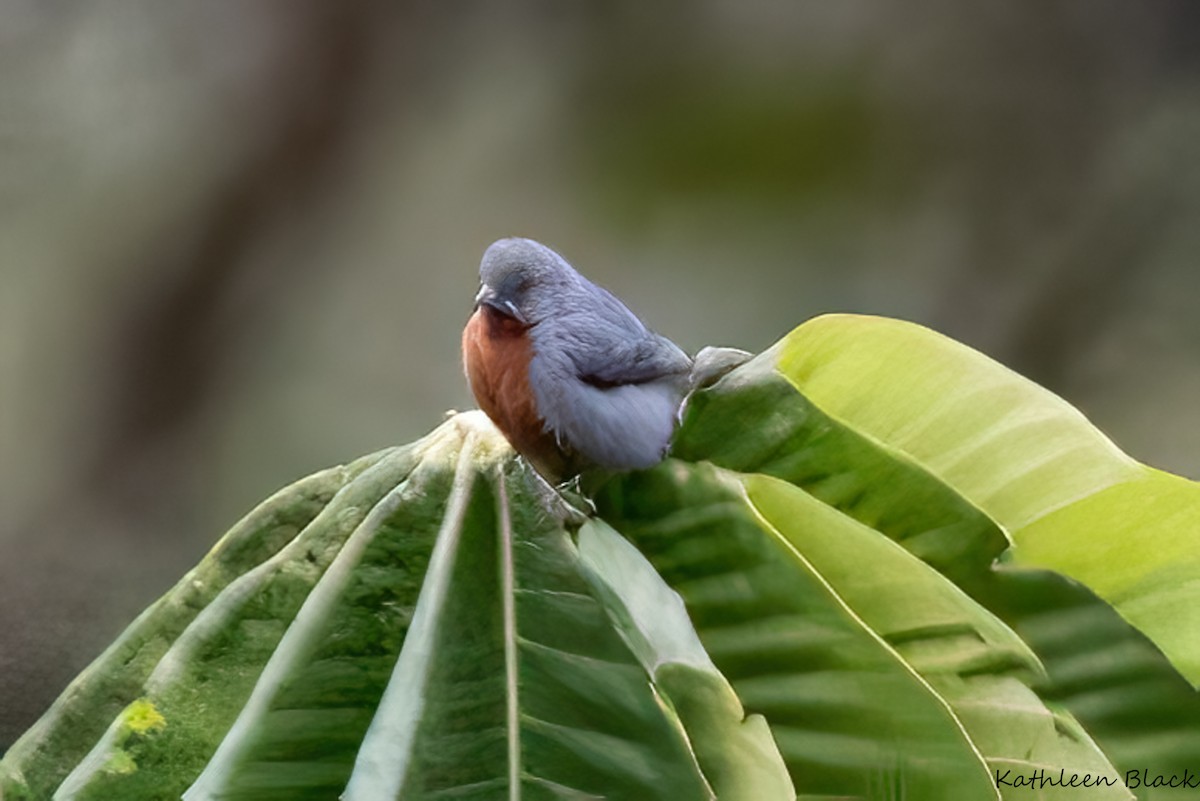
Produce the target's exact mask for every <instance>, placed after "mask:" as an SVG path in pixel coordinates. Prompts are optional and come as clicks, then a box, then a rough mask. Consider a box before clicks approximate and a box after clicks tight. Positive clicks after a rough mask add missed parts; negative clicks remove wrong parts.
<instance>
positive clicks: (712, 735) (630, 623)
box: [579, 520, 796, 801]
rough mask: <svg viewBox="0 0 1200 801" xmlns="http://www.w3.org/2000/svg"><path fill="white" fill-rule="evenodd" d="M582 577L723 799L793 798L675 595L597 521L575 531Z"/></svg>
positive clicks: (755, 718)
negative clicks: (673, 713)
mask: <svg viewBox="0 0 1200 801" xmlns="http://www.w3.org/2000/svg"><path fill="white" fill-rule="evenodd" d="M579 551H580V555H581V557H582V559H583V564H584V566H585V567H586V569H587V572H588V577H589V578H590V579H591V581H592V583H593V586H594V587H595V588H596V590H597V591H598V593H599V594H600V595H601V597H603V598H605V600H606V606H607V608H608V610H609V615H610V616H611V617H613V618H614V619H615V620H616V622H617V628H618V630H619V631H620V632H621V635H622V637H623V638H624V639H625V641H626V643H628V644H629V647H630V650H631V651H632V652H633V653H634V654H635V655H636V656H637V658H638V661H639V662H641V664H642V667H644V668H645V669H646V671H647V672H648V673H649V674H650V675H651V676H652V677H653V679H654V682H655V685H656V686H657V687H658V688H659V689H660V691H661V692H662V693H663V695H665V696H666V698H667V699H668V700H669V701H670V702H671V704H672V706H673V707H674V708H675V710H676V711H677V712H678V714H679V717H680V719H681V721H682V725H683V727H684V728H685V729H686V731H687V733H688V736H689V737H690V738H691V742H692V746H693V748H694V749H695V751H696V758H697V761H698V762H699V763H700V767H701V768H702V769H703V771H704V774H705V776H707V777H708V779H709V781H710V782H711V784H712V786H713V789H714V790H715V791H716V793H717V797H718V798H720V799H721V801H742V800H743V799H744V801H771V799H783V800H784V801H793V799H794V798H795V797H796V790H795V788H793V787H792V781H791V778H790V777H789V776H788V773H787V768H786V766H785V765H784V764H783V759H782V757H781V756H780V755H779V751H778V750H777V748H776V746H775V742H774V740H773V739H772V737H771V731H770V728H769V727H768V726H767V722H766V720H765V719H763V717H762V716H761V715H750V716H747V715H746V714H745V710H744V709H743V708H742V704H741V702H740V701H739V700H738V697H737V695H736V694H735V693H734V691H733V688H732V687H731V686H730V685H729V682H728V681H726V680H725V677H724V676H722V675H721V673H720V672H719V671H718V670H717V668H716V666H715V665H713V663H712V660H711V659H710V658H709V656H708V654H707V653H706V652H705V651H704V647H703V646H702V645H701V644H700V639H699V637H698V636H697V634H696V630H695V629H694V628H692V624H691V621H690V620H689V619H688V616H687V611H686V609H685V608H684V605H683V600H682V599H681V598H680V597H679V595H678V593H676V592H674V591H673V590H671V588H670V587H668V586H667V585H666V583H665V582H664V581H663V580H662V578H661V577H660V576H659V575H658V574H657V573H656V572H655V571H654V568H653V566H651V564H650V563H649V562H648V561H647V560H646V558H645V557H644V556H642V555H641V554H640V553H639V552H638V551H637V549H636V548H634V547H633V546H632V545H631V544H629V543H628V542H627V541H626V540H624V539H622V537H621V536H620V535H619V534H617V533H616V532H615V531H614V530H613V529H612V528H610V527H609V526H607V525H606V524H604V523H603V522H600V521H597V520H592V521H589V522H588V523H587V524H585V525H584V527H583V529H582V530H581V531H580V532H579Z"/></svg>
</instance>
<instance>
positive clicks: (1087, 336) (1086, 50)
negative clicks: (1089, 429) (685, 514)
mask: <svg viewBox="0 0 1200 801" xmlns="http://www.w3.org/2000/svg"><path fill="white" fill-rule="evenodd" d="M501 5H503V6H504V7H503V8H502V7H501ZM0 45H2V46H0V108H2V109H3V112H2V116H0V142H2V143H3V146H2V147H0V203H2V208H3V211H4V213H3V215H2V216H0V242H2V243H3V247H2V250H0V257H2V260H0V282H2V283H0V750H3V749H4V748H5V747H7V746H8V745H9V744H10V743H11V742H12V740H13V739H15V737H16V736H17V735H18V734H19V733H20V732H21V731H22V730H24V729H25V728H26V727H27V726H28V725H29V724H30V723H32V721H33V720H34V719H35V718H36V717H37V716H38V715H39V714H41V712H42V711H44V709H45V708H46V706H47V705H48V704H49V703H50V701H51V700H52V699H53V698H54V697H55V696H56V695H57V694H58V693H59V692H60V691H61V689H62V688H63V687H64V686H65V685H66V683H67V682H68V681H69V680H70V679H71V678H72V677H73V676H74V675H75V674H76V673H77V672H78V671H79V670H80V669H81V668H82V667H84V666H85V665H86V664H87V663H88V662H89V661H90V660H91V659H92V658H93V657H94V656H95V655H97V654H98V653H99V651H100V650H101V649H102V648H103V647H104V646H105V645H107V644H108V643H109V642H110V641H111V640H112V639H113V638H114V637H115V636H116V635H117V633H118V632H119V631H120V630H121V629H122V628H123V627H124V626H125V625H126V624H127V623H128V622H129V621H130V620H131V619H132V618H133V617H134V616H135V615H136V614H137V613H138V612H139V611H140V610H141V609H142V608H143V607H145V606H146V605H147V604H148V603H150V602H151V601H152V600H153V599H154V598H156V597H157V596H158V595H159V594H161V593H162V592H163V591H164V590H166V589H167V588H168V587H170V586H171V585H172V584H173V583H174V582H175V581H176V580H178V578H179V577H180V576H182V575H183V573H184V572H185V571H186V570H188V569H189V568H190V567H191V566H192V565H193V564H194V563H195V562H196V561H197V560H198V559H199V558H200V557H201V556H202V555H203V554H204V552H205V551H206V550H207V549H208V548H209V547H210V546H211V545H212V544H213V542H214V541H215V540H216V538H217V537H218V536H219V535H220V534H221V532H223V531H224V530H225V529H226V528H227V527H228V526H229V525H231V524H232V523H233V522H234V521H235V520H236V519H237V518H238V517H240V516H241V515H242V514H243V513H245V512H246V511H247V510H248V509H249V508H251V507H252V506H253V505H254V504H256V503H257V502H258V501H259V500H260V499H262V498H263V497H265V496H266V495H268V494H270V493H271V492H273V491H274V490H275V489H277V488H278V487H280V486H282V485H284V484H286V483H288V482H290V481H292V480H294V479H296V478H299V477H300V476H303V475H305V474H307V473H310V472H313V471H315V470H318V469H320V468H323V467H326V466H328V465H332V464H336V463H340V462H344V461H347V460H349V459H352V458H354V457H355V456H358V455H360V454H363V453H366V452H370V451H373V450H377V449H379V448H382V447H384V446H387V445H390V444H394V443H401V442H406V441H408V440H411V439H414V438H416V437H418V436H420V435H422V434H424V433H425V432H427V431H428V430H429V429H431V428H432V427H434V426H435V425H437V424H438V423H439V422H440V420H441V417H442V413H443V411H444V410H446V409H450V408H459V409H463V408H468V407H470V406H472V405H473V404H472V402H471V400H470V397H469V394H468V391H467V388H466V384H465V381H464V379H463V377H462V371H461V368H460V366H459V354H458V347H459V341H458V338H459V331H460V328H461V326H462V324H463V322H464V321H465V319H466V317H467V315H468V314H469V312H470V307H471V302H472V297H473V294H474V292H475V289H476V285H477V274H476V270H477V267H478V262H479V257H480V254H481V253H482V251H483V249H484V248H485V247H486V246H487V245H488V243H489V242H491V241H492V240H493V239H496V238H498V237H500V236H505V235H511V234H520V235H526V236H531V237H534V238H536V239H539V240H542V241H544V242H546V243H547V244H549V245H551V246H552V247H555V248H556V249H558V250H559V251H560V252H562V253H563V254H564V255H565V256H566V257H567V258H568V259H570V260H571V261H573V263H574V264H575V265H576V266H577V267H579V268H580V269H581V270H582V271H583V272H584V273H586V274H587V275H588V276H589V277H591V278H593V279H594V280H596V281H597V282H598V283H600V284H602V285H604V286H607V287H608V288H609V289H612V290H613V291H614V292H616V293H617V294H618V295H619V296H620V297H622V298H624V299H625V300H626V301H627V302H628V303H629V305H630V306H631V307H632V308H633V309H634V310H635V311H637V312H639V313H640V314H641V315H642V316H643V317H644V318H645V319H647V320H648V321H649V322H650V324H651V325H652V326H653V327H654V328H656V329H657V330H659V331H660V332H661V333H664V334H666V335H668V336H670V337H671V338H673V339H675V340H676V341H677V342H679V343H680V344H681V345H683V346H684V347H685V348H686V349H688V350H690V351H695V350H697V349H698V348H700V347H701V346H703V345H706V344H724V345H735V346H739V347H743V348H747V349H750V350H760V349H762V348H764V347H766V346H768V345H770V344H771V343H772V342H773V341H774V340H775V339H777V338H778V337H779V336H781V335H782V334H784V333H785V332H787V331H788V330H789V329H791V328H792V327H793V326H795V325H796V324H798V323H800V322H801V321H803V320H804V319H806V318H808V317H810V316H812V315H815V314H819V313H822V312H829V311H855V312H871V313H877V314H885V315H891V316H896V317H902V318H905V319H909V320H915V321H918V322H921V323H924V324H926V325H929V326H932V327H934V328H937V329H939V330H941V331H943V332H945V333H947V334H950V335H951V336H953V337H956V338H958V339H960V340H962V341H965V342H967V343H969V344H971V345H973V346H975V347H977V348H979V349H981V350H984V351H986V352H987V353H989V354H991V355H992V356H994V357H996V358H997V359H999V360H1001V361H1003V362H1005V363H1006V364H1008V365H1010V366H1012V367H1014V368H1016V369H1017V370H1019V371H1020V372H1023V373H1024V374H1026V375H1028V376H1030V377H1031V378H1034V379H1035V380H1037V381H1039V382H1041V383H1043V384H1044V385H1046V386H1048V387H1050V388H1051V389H1053V390H1054V391H1056V392H1058V393H1059V394H1061V395H1063V396H1064V397H1066V398H1067V399H1069V400H1070V401H1071V402H1073V403H1074V404H1076V405H1077V406H1079V407H1080V408H1082V409H1083V410H1084V411H1085V412H1086V413H1087V414H1088V415H1089V416H1090V417H1091V418H1092V419H1093V420H1094V421H1095V422H1096V423H1097V424H1098V425H1099V426H1100V427H1101V428H1103V429H1104V430H1105V431H1106V432H1108V433H1109V435H1110V436H1112V437H1113V438H1114V439H1115V440H1116V441H1117V442H1118V443H1119V444H1120V445H1121V446H1122V447H1124V448H1125V449H1126V450H1127V451H1128V452H1130V453H1131V454H1133V455H1134V456H1136V457H1137V458H1139V459H1141V460H1143V461H1146V462H1149V463H1150V464H1153V465H1156V466H1159V467H1163V468H1166V469H1170V470H1173V471H1175V472H1179V473H1182V474H1184V475H1188V476H1191V477H1193V478H1200V402H1198V399H1200V314H1197V311H1196V307H1197V301H1198V300H1200V4H1197V3H1195V2H1189V0H1177V1H1175V2H1171V1H1169V0H1142V1H1141V2H1138V3H1127V2H1110V1H1109V0H1086V1H1084V0H1076V1H1075V2H1067V1H1066V0H1021V1H1020V2H1014V0H994V1H992V0H977V1H975V2H969V3H963V2H957V1H956V0H912V1H911V2H907V3H903V4H896V3H889V2H885V0H848V1H847V2H838V3H816V2H809V3H797V2H794V0H743V2H738V3H733V2H712V1H709V2H704V1H703V0H702V1H701V2H689V3H683V2H678V1H676V2H662V3H655V4H652V5H650V4H645V3H640V2H633V0H619V1H617V2H608V3H605V4H587V5H585V4H582V3H569V4H567V3H550V2H519V3H512V4H489V3H484V2H482V0H474V1H471V0H464V1H463V2H449V3H446V2H441V3H438V2H415V3H398V2H382V0H380V1H379V2H371V1H366V0H342V2H337V3H332V2H322V1H321V0H259V1H258V2H254V3H246V2H241V0H205V1H204V2H199V1H198V0H192V1H191V2H182V1H181V0H174V2H163V0H118V1H115V2H109V3H85V2H82V1H81V0H55V2H47V1H46V0H7V1H6V2H5V3H4V4H3V5H2V6H0Z"/></svg>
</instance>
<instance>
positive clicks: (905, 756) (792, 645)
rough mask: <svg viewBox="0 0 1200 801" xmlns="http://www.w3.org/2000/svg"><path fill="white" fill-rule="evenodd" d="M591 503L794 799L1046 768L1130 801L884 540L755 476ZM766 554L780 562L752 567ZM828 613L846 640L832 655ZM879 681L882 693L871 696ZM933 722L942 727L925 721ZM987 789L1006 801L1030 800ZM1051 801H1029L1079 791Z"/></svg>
mask: <svg viewBox="0 0 1200 801" xmlns="http://www.w3.org/2000/svg"><path fill="white" fill-rule="evenodd" d="M598 502H599V506H600V511H601V513H602V514H603V515H604V516H606V517H607V518H609V519H611V520H612V521H613V522H614V524H615V525H617V526H618V527H619V528H620V529H621V530H622V531H625V532H627V533H629V535H630V536H631V537H632V538H633V539H634V541H635V542H636V543H637V544H638V545H639V547H641V548H642V549H643V550H644V551H645V552H646V553H647V554H648V555H649V557H650V559H651V560H652V561H653V562H654V563H655V565H656V566H658V567H659V569H660V570H661V571H662V573H663V575H664V577H665V578H666V579H667V580H668V581H670V582H672V583H675V582H678V584H677V585H676V586H677V589H679V591H680V592H681V594H682V595H683V597H684V598H685V599H686V600H687V601H688V605H689V609H690V610H691V612H692V615H693V618H694V619H695V621H696V624H697V627H698V630H699V632H700V636H701V638H702V640H703V641H704V643H705V645H706V646H707V647H708V649H709V652H710V653H711V654H712V656H713V658H714V659H715V660H716V663H717V665H718V667H720V668H721V669H722V670H723V671H724V672H725V673H726V675H728V676H729V677H730V678H731V680H732V681H733V683H734V687H735V688H736V689H737V691H738V693H739V695H740V696H741V698H742V701H743V703H745V705H746V706H747V708H748V709H750V710H752V711H755V712H760V713H762V714H764V715H765V716H766V718H767V719H768V720H769V721H770V722H771V724H772V727H773V729H774V730H775V732H776V737H777V739H778V740H779V743H780V747H781V749H782V751H783V754H784V757H785V759H787V760H788V764H789V767H790V768H791V769H792V772H793V777H794V778H795V780H796V783H797V786H798V787H799V788H800V789H801V790H802V791H804V792H807V793H820V794H828V795H855V796H860V795H861V796H868V797H875V796H876V795H879V794H880V793H881V792H897V793H900V795H899V797H916V798H942V797H947V798H950V797H970V798H984V797H995V793H996V790H995V789H994V788H993V787H992V782H993V781H994V780H995V778H996V777H997V776H1001V777H1004V776H1009V777H1010V778H1011V777H1012V776H1015V775H1022V776H1023V775H1029V774H1031V773H1033V772H1034V771H1037V770H1038V769H1044V768H1047V767H1050V768H1052V769H1055V770H1057V769H1059V768H1062V769H1064V770H1066V772H1067V773H1068V774H1070V773H1072V772H1077V773H1079V774H1080V775H1083V774H1089V773H1090V774H1092V775H1094V776H1097V775H1098V776H1105V777H1106V778H1107V779H1108V780H1109V781H1112V782H1113V783H1114V786H1113V787H1111V788H1100V789H1098V790H1096V792H1095V794H1094V795H1093V797H1094V798H1097V799H1102V798H1114V799H1116V798H1130V797H1131V796H1130V795H1129V793H1128V792H1126V791H1125V790H1124V788H1123V787H1121V786H1120V783H1119V776H1118V775H1117V771H1116V769H1115V768H1114V767H1113V766H1112V765H1110V764H1109V763H1108V762H1107V760H1106V759H1105V758H1104V757H1103V755H1102V754H1101V753H1100V751H1099V750H1098V749H1097V748H1096V747H1095V746H1094V744H1093V743H1092V742H1091V741H1090V739H1089V738H1088V737H1087V735H1086V734H1084V733H1083V732H1082V730H1081V729H1080V727H1079V726H1078V725H1077V724H1076V723H1074V721H1073V720H1072V719H1071V718H1070V716H1069V715H1067V714H1064V713H1061V712H1059V713H1056V712H1054V711H1052V710H1050V709H1048V708H1047V707H1045V706H1044V705H1043V704H1042V703H1041V702H1040V701H1039V699H1038V697H1037V696H1036V695H1035V694H1034V693H1033V692H1032V691H1031V690H1030V689H1029V687H1028V686H1027V685H1026V684H1025V683H1023V681H1022V679H1025V680H1027V679H1029V678H1030V677H1031V676H1033V675H1036V674H1037V673H1039V672H1040V670H1041V668H1040V665H1039V664H1038V661H1037V659H1036V657H1034V655H1033V654H1032V653H1031V652H1030V651H1029V650H1028V648H1027V647H1026V646H1025V645H1024V644H1023V643H1022V642H1021V640H1020V639H1019V638H1018V637H1017V636H1016V634H1014V633H1013V632H1012V631H1011V630H1010V629H1009V628H1008V627H1007V626H1005V625H1004V624H1003V623H1002V622H1000V621H999V620H997V619H996V618H995V617H993V616H992V615H991V614H990V613H989V612H987V611H986V610H985V609H983V608H982V607H980V606H979V605H978V604H977V603H975V602H974V601H972V600H971V599H970V598H969V597H968V596H966V595H965V594H964V593H963V592H962V591H961V590H959V589H958V588H957V587H955V586H954V585H953V584H952V583H951V582H949V581H947V580H946V579H945V578H943V577H942V576H941V575H939V574H938V573H937V572H936V571H934V570H932V569H931V568H929V567H928V566H926V565H925V564H924V563H923V562H921V561H920V560H918V559H916V558H915V557H913V556H911V555H910V554H908V552H906V551H905V550H903V549H902V548H900V547H898V546H896V545H895V544H894V543H893V542H892V541H891V540H889V539H887V538H885V537H883V536H880V535H879V534H878V533H877V532H874V531H872V530H870V529H868V528H867V527H865V526H863V525H862V524H861V523H858V522H856V521H854V520H852V519H851V518H849V517H847V516H846V515H843V514H841V513H840V512H838V511H836V510H834V509H832V508H830V507H829V506H828V505H826V504H824V503H822V502H820V501H818V500H816V499H815V498H813V497H811V496H810V495H808V494H807V493H805V492H803V491H801V490H799V489H797V488H795V487H793V486H790V485H788V484H785V483H784V482H782V481H778V480H775V479H770V478H766V477H765V476H761V475H749V476H741V477H739V476H737V475H736V474H730V473H724V472H721V471H716V470H713V469H712V468H708V467H705V466H694V467H691V466H685V465H683V464H679V463H673V464H668V465H664V466H663V467H661V468H659V469H657V470H656V471H654V472H653V473H649V474H642V475H637V476H632V477H629V478H625V479H621V480H618V481H615V482H612V483H610V484H609V485H608V487H606V489H605V491H604V493H602V494H601V496H600V497H599V499H598ZM781 546H782V547H781ZM780 547H781V552H782V556H783V558H778V557H777V558H772V559H769V560H763V561H760V560H756V559H754V558H753V556H752V554H755V553H756V552H758V553H761V552H762V551H764V550H768V551H769V550H770V549H772V548H780ZM764 561H765V562H766V564H764ZM730 601H734V602H733V603H731V602H730ZM759 604H762V605H764V606H765V605H769V606H770V607H772V608H774V609H776V610H777V611H776V613H775V616H772V615H767V614H763V613H761V611H760V608H758V605H759ZM793 605H796V606H793ZM791 608H799V609H803V610H804V618H803V625H802V626H798V627H796V628H793V626H794V625H795V623H796V621H792V620H789V619H787V618H784V617H782V613H783V612H784V611H785V610H788V609H791ZM818 608H821V613H818V612H817V611H816V610H817V609H818ZM832 609H836V610H838V611H840V612H841V613H842V615H841V616H840V617H841V623H842V625H843V627H844V629H845V631H840V632H838V633H837V635H836V636H837V637H838V640H839V641H836V644H833V643H834V642H835V639H834V638H835V635H834V634H833V632H832V631H831V629H832V628H833V626H832V625H831V624H830V622H829V620H830V618H833V619H836V618H834V616H832V615H829V614H828V612H829V610H832ZM743 615H744V617H743ZM819 624H823V625H821V628H818V625H819ZM846 631H855V632H857V633H858V634H859V637H858V640H859V642H858V643H856V644H857V645H858V647H860V648H862V647H863V645H865V644H866V643H870V644H871V645H873V646H874V651H875V654H876V657H877V658H876V659H875V660H869V659H867V658H866V657H865V656H864V655H863V654H862V653H860V652H858V651H856V650H853V649H852V648H851V647H850V646H849V645H848V643H847V642H842V641H849V640H850V639H851V638H850V637H848V636H847V634H846ZM830 652H834V653H838V654H841V655H845V656H846V657H847V658H846V659H845V661H843V660H841V659H837V660H831V653H830ZM860 671H866V673H867V675H863V674H862V672H860ZM889 674H890V675H891V676H892V677H893V681H886V680H883V678H882V677H883V676H887V675H889ZM899 676H908V677H910V678H914V679H915V681H911V682H903V681H898V680H894V677H899ZM929 704H933V705H935V706H937V707H939V708H940V711H941V712H942V716H941V717H938V716H934V715H930V716H929V717H922V715H923V714H924V715H929V712H928V709H929V706H928V705H929ZM922 709H924V710H926V711H925V712H922V711H921V710H922ZM931 718H934V719H938V720H940V725H935V724H933V723H932V722H931ZM914 721H920V726H921V729H922V731H923V734H922V735H921V736H920V737H919V739H918V740H917V741H915V742H914V741H910V740H909V739H908V738H909V737H910V736H911V734H909V733H907V732H906V727H907V726H908V725H910V724H911V723H912V722H914ZM843 727H845V729H846V730H843ZM939 731H940V732H942V736H944V737H945V738H946V739H945V740H943V741H942V742H940V743H939V742H938V739H937V736H936V734H935V733H936V732H939ZM848 737H852V738H854V739H853V740H847V739H845V738H848ZM851 742H853V745H851ZM951 743H957V744H958V745H959V746H961V747H963V748H965V749H966V750H967V751H969V753H970V755H971V756H970V758H969V759H966V758H962V757H960V758H959V759H958V760H957V763H958V764H959V765H960V768H962V769H963V772H958V773H954V772H948V771H947V770H946V767H945V765H944V763H943V760H944V759H945V752H944V751H942V750H941V749H948V748H952V747H953V746H952V745H950V744H951ZM972 763H976V764H978V765H979V766H981V767H983V766H985V765H986V767H985V769H984V770H983V771H980V772H979V773H976V774H974V776H975V777H978V776H980V774H982V775H983V776H984V777H985V779H986V780H985V781H981V782H979V783H977V784H976V783H973V781H975V780H974V779H973V777H972V774H971V773H970V771H969V770H967V769H968V768H969V766H970V765H971V764H972ZM1001 789H1002V790H1003V791H1004V792H1003V794H1004V797H1005V798H1010V797H1011V798H1028V797H1030V796H1029V794H1028V790H1026V789H1024V788H1010V787H1008V786H1007V785H1004V784H1002V785H1001ZM1055 792H1056V791H1055V790H1054V789H1053V788H1049V787H1048V788H1046V789H1045V790H1044V791H1043V793H1042V794H1040V795H1038V796H1037V797H1046V798H1052V797H1063V798H1066V797H1070V794H1071V793H1074V792H1075V790H1074V789H1071V788H1060V789H1059V790H1058V791H1057V792H1058V795H1055ZM885 797H886V796H885Z"/></svg>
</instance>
